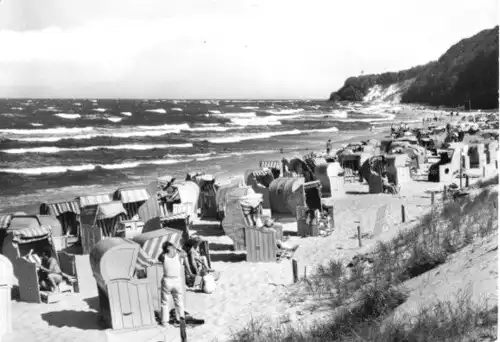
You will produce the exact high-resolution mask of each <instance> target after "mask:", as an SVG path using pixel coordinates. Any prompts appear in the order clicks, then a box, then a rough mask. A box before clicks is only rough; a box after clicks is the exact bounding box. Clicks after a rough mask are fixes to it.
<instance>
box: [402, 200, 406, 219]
mask: <svg viewBox="0 0 500 342" xmlns="http://www.w3.org/2000/svg"><path fill="white" fill-rule="evenodd" d="M401 222H402V223H405V222H406V213H405V206H404V204H401Z"/></svg>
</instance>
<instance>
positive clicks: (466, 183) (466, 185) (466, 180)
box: [465, 175, 469, 188]
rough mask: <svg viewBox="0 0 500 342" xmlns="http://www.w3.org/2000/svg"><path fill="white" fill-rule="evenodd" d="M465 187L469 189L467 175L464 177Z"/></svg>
mask: <svg viewBox="0 0 500 342" xmlns="http://www.w3.org/2000/svg"><path fill="white" fill-rule="evenodd" d="M465 187H466V188H468V187H469V175H465Z"/></svg>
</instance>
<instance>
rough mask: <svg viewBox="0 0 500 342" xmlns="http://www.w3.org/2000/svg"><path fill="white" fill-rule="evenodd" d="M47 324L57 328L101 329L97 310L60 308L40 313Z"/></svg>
mask: <svg viewBox="0 0 500 342" xmlns="http://www.w3.org/2000/svg"><path fill="white" fill-rule="evenodd" d="M41 316H42V319H43V320H44V321H45V322H47V323H48V324H49V325H51V326H54V327H58V328H64V327H69V328H77V329H81V330H102V329H103V327H102V325H101V320H100V316H99V314H98V313H97V312H91V311H75V310H62V311H52V312H46V313H43V314H41Z"/></svg>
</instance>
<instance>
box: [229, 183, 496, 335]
mask: <svg viewBox="0 0 500 342" xmlns="http://www.w3.org/2000/svg"><path fill="white" fill-rule="evenodd" d="M493 179H495V178H493ZM497 183H498V177H496V181H492V182H484V183H483V184H479V186H478V187H477V188H476V189H478V190H477V191H476V193H475V194H471V195H470V196H469V197H465V198H460V199H458V200H457V201H448V202H446V203H444V204H443V205H442V207H441V208H438V209H435V210H433V211H431V212H430V213H428V214H427V215H424V216H423V217H422V218H421V220H420V222H419V223H418V224H417V225H415V226H414V227H412V228H409V229H407V230H402V231H400V232H399V233H398V235H397V236H395V237H394V238H393V239H392V240H390V241H388V242H379V243H378V245H377V246H376V248H375V249H374V251H373V252H371V253H369V254H368V255H364V256H359V257H358V259H357V260H358V262H357V263H355V264H354V265H351V267H346V266H345V265H344V263H343V262H341V261H339V260H331V261H330V263H329V264H328V265H326V266H320V267H318V269H317V270H316V272H315V273H314V274H313V275H312V276H310V277H309V278H308V279H302V280H301V281H300V282H299V284H297V285H296V286H295V288H294V291H291V296H292V297H293V298H295V299H297V298H298V299H300V301H302V302H303V304H304V302H305V299H306V298H308V299H309V302H310V304H309V305H310V307H311V308H313V310H314V308H315V307H316V308H317V307H320V306H321V307H325V306H327V307H328V310H329V313H330V317H329V318H328V320H327V321H326V322H317V323H314V324H313V325H312V326H302V327H301V326H297V325H294V326H290V325H288V324H274V325H273V324H270V323H269V321H268V320H266V319H252V321H251V322H250V323H249V324H248V325H247V326H246V327H245V328H244V329H242V330H241V331H237V332H234V333H233V334H232V338H231V341H235V342H236V341H242V342H257V341H269V342H278V341H289V342H305V341H312V342H315V341H318V342H319V341H332V342H333V341H356V342H361V341H381V342H382V341H436V342H437V341H462V340H463V341H466V340H469V339H467V338H468V336H469V335H470V333H472V332H477V331H476V330H478V329H479V330H481V329H482V328H483V327H482V325H484V324H486V325H487V326H486V328H485V329H486V330H487V334H490V335H491V334H492V331H495V330H494V329H492V328H491V327H492V326H496V324H497V319H496V314H495V315H493V312H496V310H497V309H496V308H495V309H494V311H491V310H490V309H489V308H487V307H480V306H474V305H473V304H472V302H471V301H470V296H466V295H463V296H462V297H460V298H457V300H455V301H441V302H437V303H435V304H434V305H433V306H431V307H426V308H422V309H420V311H419V312H418V313H417V314H416V315H415V316H413V317H412V318H411V321H412V323H411V324H410V325H408V324H407V323H405V322H407V320H404V322H403V321H390V322H387V319H388V317H390V316H391V313H392V312H393V310H394V309H395V308H396V307H397V306H399V305H400V304H402V303H403V302H404V301H405V300H406V298H407V294H406V292H405V289H404V287H403V286H402V285H403V283H404V282H405V281H406V280H408V279H411V278H414V277H417V276H419V275H421V274H423V273H425V272H428V271H429V270H431V269H433V268H435V267H437V266H439V265H441V264H444V263H445V262H446V261H447V258H448V256H449V255H450V254H453V253H455V252H457V251H458V250H460V249H461V248H463V247H465V246H466V245H468V244H470V243H471V242H472V241H474V239H476V238H478V237H484V236H487V235H489V234H492V233H493V232H494V231H497V229H498V228H497V226H498V212H497V209H496V208H497V206H498V193H497V192H496V191H492V187H491V185H492V184H497ZM485 317H486V318H485ZM492 317H493V318H494V319H493V318H492ZM481 322H483V323H481ZM484 322H486V323H484ZM453 329H457V330H456V331H455V330H453ZM452 330H453V331H452ZM469 337H470V336H469ZM472 340H474V339H472Z"/></svg>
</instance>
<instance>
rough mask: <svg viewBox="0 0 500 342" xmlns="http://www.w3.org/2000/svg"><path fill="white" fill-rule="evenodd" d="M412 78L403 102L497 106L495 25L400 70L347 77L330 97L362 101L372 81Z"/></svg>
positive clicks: (407, 79) (496, 35)
mask: <svg viewBox="0 0 500 342" xmlns="http://www.w3.org/2000/svg"><path fill="white" fill-rule="evenodd" d="M402 81H411V82H410V83H411V84H410V85H409V87H407V89H403V90H402V99H401V100H402V102H405V103H424V104H429V105H446V106H455V105H461V104H463V102H464V101H468V100H471V102H472V106H473V108H498V26H497V27H495V28H493V29H489V30H484V31H481V32H479V33H478V34H476V35H474V36H473V37H470V38H467V39H463V40H461V41H460V42H458V43H457V44H455V45H453V46H452V47H451V48H449V49H448V51H446V53H444V54H443V55H442V56H441V57H440V58H439V60H437V61H435V62H430V63H428V64H426V65H422V66H418V67H414V68H411V69H408V70H403V71H400V72H390V73H384V74H379V75H363V76H359V77H350V78H348V79H347V80H346V81H345V83H344V86H343V87H342V88H341V89H339V91H337V92H334V93H332V94H331V95H330V100H332V101H342V100H347V101H361V100H362V99H363V97H364V96H365V95H366V94H367V93H368V91H369V89H370V88H371V87H373V86H374V85H381V86H389V85H391V84H395V83H400V82H402Z"/></svg>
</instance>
